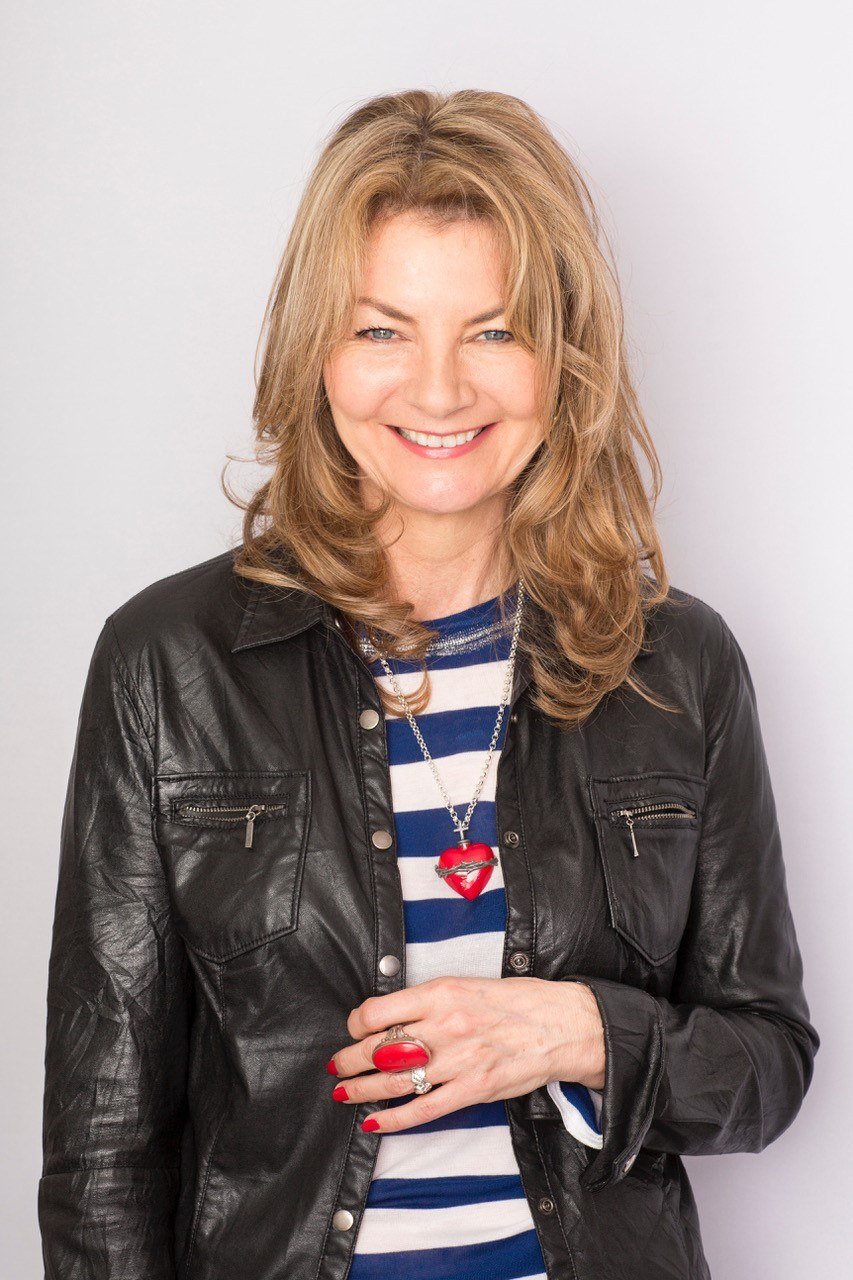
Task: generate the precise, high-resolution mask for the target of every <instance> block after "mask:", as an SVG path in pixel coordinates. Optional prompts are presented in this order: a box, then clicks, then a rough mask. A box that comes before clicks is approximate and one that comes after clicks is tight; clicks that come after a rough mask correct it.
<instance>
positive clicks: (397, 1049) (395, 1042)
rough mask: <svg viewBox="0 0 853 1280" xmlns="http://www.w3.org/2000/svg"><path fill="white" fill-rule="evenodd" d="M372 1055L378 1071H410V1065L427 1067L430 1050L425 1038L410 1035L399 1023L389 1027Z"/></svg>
mask: <svg viewBox="0 0 853 1280" xmlns="http://www.w3.org/2000/svg"><path fill="white" fill-rule="evenodd" d="M370 1056H371V1058H372V1059H373V1065H374V1067H376V1070H377V1071H408V1069H409V1068H410V1067H425V1066H426V1064H427V1063H428V1062H429V1059H430V1052H429V1049H428V1048H427V1047H426V1045H425V1044H424V1042H423V1040H418V1038H417V1036H412V1035H409V1033H408V1032H407V1031H406V1028H405V1027H402V1026H400V1025H399V1024H398V1025H397V1026H396V1027H389V1029H388V1030H387V1031H386V1032H385V1035H384V1036H383V1038H382V1039H381V1040H380V1041H379V1043H378V1044H377V1045H376V1047H375V1048H374V1050H373V1053H372V1054H371V1055H370Z"/></svg>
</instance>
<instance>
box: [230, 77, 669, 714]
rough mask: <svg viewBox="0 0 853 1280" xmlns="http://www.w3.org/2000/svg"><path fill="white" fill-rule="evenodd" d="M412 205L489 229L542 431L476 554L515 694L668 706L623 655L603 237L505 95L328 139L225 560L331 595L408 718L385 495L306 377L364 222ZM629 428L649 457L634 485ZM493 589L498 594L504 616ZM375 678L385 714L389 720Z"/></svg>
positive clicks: (626, 440) (297, 242) (622, 423)
mask: <svg viewBox="0 0 853 1280" xmlns="http://www.w3.org/2000/svg"><path fill="white" fill-rule="evenodd" d="M412 211H417V212H418V214H420V215H422V216H423V217H424V218H428V219H434V220H437V221H439V222H441V221H447V220H452V219H459V218H467V219H484V220H486V221H487V222H488V223H489V224H490V226H491V227H492V228H493V229H494V231H495V233H496V236H497V242H498V244H499V246H500V252H501V255H502V261H503V266H504V270H505V279H506V293H505V295H504V302H505V314H506V317H507V326H508V328H509V329H510V330H511V331H512V333H513V335H514V337H515V339H516V341H518V342H519V343H521V345H522V346H523V347H524V348H525V349H527V350H529V351H531V352H533V353H535V355H536V371H537V390H536V395H537V402H538V406H539V409H538V416H539V421H540V422H541V423H542V424H543V429H544V437H545V438H544V441H543V443H542V444H541V445H540V447H539V449H538V450H537V452H536V453H535V454H534V455H533V457H532V458H531V459H530V460H529V461H528V463H527V465H526V466H525V468H524V470H523V471H522V472H521V474H520V475H519V476H518V477H517V479H516V480H515V481H514V483H513V484H512V485H511V486H510V488H509V490H508V492H507V500H508V501H507V510H506V516H505V521H504V523H503V527H502V531H501V545H500V546H496V549H495V550H496V554H497V555H499V556H500V557H501V559H502V561H503V563H505V564H506V566H507V569H508V571H509V573H510V574H511V580H512V582H513V586H514V583H515V580H516V579H517V578H518V576H519V575H521V576H523V578H524V583H525V588H526V592H527V597H528V599H527V604H528V606H531V605H532V607H528V608H527V609H526V611H525V618H524V625H523V627H522V631H521V635H520V639H519V647H520V649H521V651H522V652H523V654H524V655H525V656H526V657H527V659H528V660H529V662H530V667H531V676H532V682H531V685H532V687H531V697H532V698H533V701H534V703H535V704H536V706H537V707H538V708H539V709H540V710H541V711H542V712H543V713H544V714H545V715H547V716H549V717H551V719H552V720H554V721H555V722H556V723H557V724H558V725H559V726H560V727H562V728H566V729H570V728H574V727H576V726H578V725H580V724H581V723H582V722H583V721H584V720H585V719H586V718H587V717H588V716H589V715H590V714H591V712H592V711H593V710H594V708H595V707H596V706H597V705H598V703H599V702H600V701H601V699H602V698H603V697H604V696H605V695H606V694H607V693H608V692H609V691H611V690H614V689H617V688H618V687H619V686H620V685H622V684H623V683H626V684H627V685H628V686H629V687H630V688H632V689H634V690H636V691H637V693H638V694H640V695H641V696H642V697H644V698H646V700H647V701H649V702H650V703H652V704H653V705H654V706H657V707H660V708H661V709H665V710H672V711H674V710H676V708H675V707H672V706H669V705H668V704H667V703H665V702H663V701H660V700H659V699H657V698H656V697H655V696H654V694H653V693H652V691H651V690H650V689H648V688H647V687H646V686H645V685H644V684H643V683H642V682H641V681H640V680H639V678H638V677H637V675H636V673H634V672H632V670H631V667H632V663H633V661H634V658H635V657H636V656H637V653H638V651H639V649H640V646H641V643H642V641H643V636H644V630H645V618H646V615H647V614H648V612H649V611H650V610H651V609H653V608H654V607H655V606H656V605H658V604H659V603H661V602H662V601H663V600H664V599H665V598H666V597H667V594H668V591H669V583H668V579H667V573H666V568H665V565H664V559H663V552H662V548H661V544H660V541H659V538H658V534H657V531H656V528H655V523H654V518H653V510H654V505H655V504H656V502H657V499H658V496H659V493H660V488H661V471H660V464H659V462H658V458H657V454H656V451H655V448H654V445H653V443H652V440H651V437H650V435H649V432H648V429H647V427H646V425H645V422H644V420H643V416H642V413H641V411H640V408H639V404H638V401H637V397H636V394H635V391H634V388H633V386H632V383H631V379H630V376H629V372H628V368H627V360H626V355H625V352H624V349H623V313H622V304H621V299H620V291H619V286H618V277H617V274H616V269H615V266H613V267H611V266H610V265H609V264H608V261H607V260H606V258H605V256H604V254H603V252H602V250H601V249H600V247H599V240H600V239H604V241H605V244H606V243H607V242H606V238H605V237H604V235H603V232H602V228H601V225H600V220H599V218H598V215H597V213H596V211H595V209H594V206H593V202H592V198H591V196H590V192H589V190H588V187H587V185H586V183H585V182H584V179H583V178H582V176H581V174H580V173H579V171H578V169H577V167H576V165H575V164H574V163H573V161H572V160H571V159H570V157H569V155H568V154H567V152H566V150H565V149H564V148H563V147H562V146H561V145H560V143H559V142H558V141H557V139H556V138H555V137H554V135H553V134H552V133H551V132H550V130H549V129H548V128H547V126H546V125H545V123H544V122H543V120H542V119H541V118H540V117H539V116H538V115H537V114H536V112H535V111H534V110H533V109H532V108H531V107H530V106H528V105H527V104H526V103H525V102H523V101H521V100H520V99H519V98H516V97H513V96H511V95H509V94H504V93H494V92H481V91H479V90H473V89H466V90H461V91H458V92H453V93H446V94H445V93H439V92H433V91H426V90H409V91H406V92H403V93H397V94H388V95H383V96H379V97H374V98H372V99H370V100H369V101H367V102H365V103H363V104H362V105H360V106H358V107H357V108H356V109H355V110H354V111H353V112H352V113H351V114H350V115H349V116H348V117H347V118H346V119H345V120H344V121H343V122H342V123H341V124H340V125H339V126H338V128H337V129H335V131H334V132H333V133H332V135H331V136H330V137H329V138H328V140H327V142H326V144H325V146H324V147H323V149H322V151H321V154H320V156H319V159H318V160H317V162H316V165H315V167H314V169H313V172H312V173H311V175H310V177H309V179H308V182H307V185H306V187H305V190H304V192H303V194H302V198H301V201H300V203H299V206H298V209H297V212H296V216H295V219H294V222H293V226H292V229H291V231H290V235H289V238H288V240H287V244H286V246H285V249H284V253H283V255H282V258H281V262H280V264H279V267H278V270H277V273H276V277H275V280H274V283H273V286H272V290H271V292H270V297H269V301H268V304H267V308H266V313H265V316H264V324H263V328H262V331H261V337H260V339H259V344H258V349H259V350H260V347H261V345H262V343H263V359H262V364H261V370H260V376H258V374H257V367H256V372H255V386H256V397H255V403H254V410H253V421H254V424H255V434H256V446H255V454H256V457H257V459H258V461H260V462H262V463H265V464H272V472H271V474H270V476H269V478H268V479H267V480H266V482H265V483H264V484H263V485H262V486H261V487H260V488H259V489H258V490H257V491H256V492H255V493H254V494H253V495H252V496H251V497H250V498H249V499H248V500H245V501H244V500H242V499H241V498H239V497H238V496H237V495H236V494H233V493H231V492H230V491H229V489H228V487H227V485H225V486H224V489H225V493H226V496H227V497H228V498H229V500H230V501H232V502H233V503H234V504H235V505H237V506H239V507H240V508H241V510H243V512H244V517H243V528H242V546H239V547H236V548H235V549H234V570H235V572H236V573H238V574H240V575H242V576H243V577H245V578H248V579H253V580H255V581H259V582H262V583H267V584H268V585H269V586H270V587H272V588H275V589H291V588H297V589H299V590H307V591H310V592H313V593H315V594H316V595H317V596H319V597H321V598H322V599H324V600H326V601H328V602H329V604H331V605H332V606H334V608H335V609H337V610H338V611H340V613H341V614H342V615H343V617H344V618H345V619H346V621H347V623H348V627H347V632H346V633H347V634H348V637H349V640H350V643H352V644H353V645H354V646H355V645H356V638H357V635H358V632H357V630H356V628H357V627H359V626H360V628H361V634H362V635H366V636H367V638H368V639H369V640H370V641H371V643H373V644H374V645H375V646H376V647H378V648H380V649H381V651H382V652H383V653H385V654H386V656H394V657H406V658H408V659H410V660H414V661H416V662H420V663H422V664H423V673H424V674H423V681H422V683H421V685H420V687H419V689H418V691H417V693H416V694H415V695H413V696H412V697H410V698H409V702H410V706H411V707H412V710H413V711H414V712H415V713H416V714H417V713H418V712H419V711H423V710H424V708H425V707H426V705H427V703H428V699H429V696H430V686H429V676H428V673H427V670H426V665H425V662H424V658H425V654H426V649H427V646H428V644H429V642H430V641H431V640H432V639H433V638H434V636H435V634H436V633H435V632H434V631H433V630H431V629H430V628H429V627H426V626H425V625H424V624H423V622H420V621H417V620H415V619H413V618H411V617H410V615H411V613H412V612H413V611H414V607H413V605H412V604H411V602H408V601H405V600H399V599H393V598H391V591H390V587H389V578H388V573H387V564H386V555H385V552H384V550H383V547H382V545H381V542H380V540H379V537H378V535H377V532H376V526H377V525H378V524H379V523H380V522H382V521H383V520H384V519H385V518H386V516H387V515H388V514H389V512H390V511H391V510H392V509H393V499H392V497H391V494H390V493H388V492H387V490H386V491H384V494H383V498H382V501H381V503H380V504H379V505H377V506H375V507H372V508H371V509H369V510H368V509H366V506H365V503H364V501H363V499H362V496H361V491H360V486H359V475H358V467H357V465H356V463H355V461H354V459H353V458H352V457H351V455H350V454H349V453H348V452H347V451H346V449H345V448H344V446H343V444H342V442H341V439H340V437H339V435H338V432H337V429H336V427H335V424H334V420H333V418H332V414H331V409H330V406H329V403H328V399H327V397H326V392H325V385H324V381H323V365H324V361H325V359H326V357H327V356H328V355H329V353H330V352H331V351H332V350H334V348H335V346H336V345H337V343H338V342H339V341H341V340H343V339H344V338H345V337H347V336H349V332H350V328H351V324H352V316H353V310H354V307H355V300H356V298H357V296H358V292H359V284H360V279H361V275H362V266H363V262H364V257H365V248H366V243H367V240H368V237H369V235H370V233H371V230H372V229H373V228H374V227H375V225H376V224H377V222H378V220H379V219H381V218H384V217H389V216H394V215H395V214H398V213H404V212H405V213H408V212H412ZM608 250H609V246H608ZM611 257H612V254H611ZM264 337H265V342H264ZM256 361H257V356H256ZM634 444H636V445H637V446H639V449H640V451H641V452H642V453H643V454H644V455H645V458H646V460H647V463H648V465H649V468H650V472H651V493H650V494H647V492H646V489H645V488H644V485H643V481H642V477H641V475H640V472H639V469H638V466H637V460H636V458H635V454H634V449H633V446H634ZM227 465H228V464H227V463H226V468H227ZM223 474H224V469H223ZM645 564H648V566H649V568H650V570H651V571H652V572H651V573H648V572H646V570H645V569H644V567H643V566H644V565H645ZM652 575H653V576H652ZM511 589H512V588H510V587H507V588H506V589H505V590H504V591H503V592H501V594H500V596H499V606H500V609H501V612H502V614H504V616H506V615H505V608H506V601H507V597H508V595H509V592H510V590H511ZM380 693H381V697H382V699H383V706H385V708H386V709H387V710H388V712H389V713H391V714H398V715H399V714H402V713H401V712H400V709H399V706H398V704H397V703H396V700H395V699H393V698H392V697H391V696H390V695H388V694H386V693H385V691H384V690H381V691H380Z"/></svg>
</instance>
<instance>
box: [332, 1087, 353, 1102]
mask: <svg viewBox="0 0 853 1280" xmlns="http://www.w3.org/2000/svg"><path fill="white" fill-rule="evenodd" d="M332 1097H333V1098H334V1100H335V1102H346V1100H347V1099H348V1098H349V1094H348V1093H347V1091H346V1089H345V1088H344V1086H343V1085H342V1084H336V1085H335V1087H334V1089H333V1090H332Z"/></svg>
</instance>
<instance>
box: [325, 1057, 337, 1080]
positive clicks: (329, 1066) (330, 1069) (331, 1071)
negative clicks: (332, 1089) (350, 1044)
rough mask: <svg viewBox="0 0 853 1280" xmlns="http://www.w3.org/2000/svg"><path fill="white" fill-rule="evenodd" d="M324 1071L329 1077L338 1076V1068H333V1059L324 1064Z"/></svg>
mask: <svg viewBox="0 0 853 1280" xmlns="http://www.w3.org/2000/svg"><path fill="white" fill-rule="evenodd" d="M326 1070H327V1071H328V1073H329V1075H330V1076H336V1075H337V1074H338V1068H337V1067H336V1066H335V1060H334V1058H330V1059H329V1061H328V1062H327V1063H326Z"/></svg>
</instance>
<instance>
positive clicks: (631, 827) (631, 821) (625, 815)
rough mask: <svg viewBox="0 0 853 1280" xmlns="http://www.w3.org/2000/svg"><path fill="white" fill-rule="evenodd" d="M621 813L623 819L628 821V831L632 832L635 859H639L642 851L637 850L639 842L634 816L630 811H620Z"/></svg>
mask: <svg viewBox="0 0 853 1280" xmlns="http://www.w3.org/2000/svg"><path fill="white" fill-rule="evenodd" d="M619 812H620V814H621V815H622V817H623V818H626V819H627V822H628V830H629V831H630V832H631V844H632V845H633V846H634V857H635V858H639V856H640V851H639V849H638V848H637V841H636V838H635V836H634V815H633V814H632V813H631V810H630V809H620V810H619Z"/></svg>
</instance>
